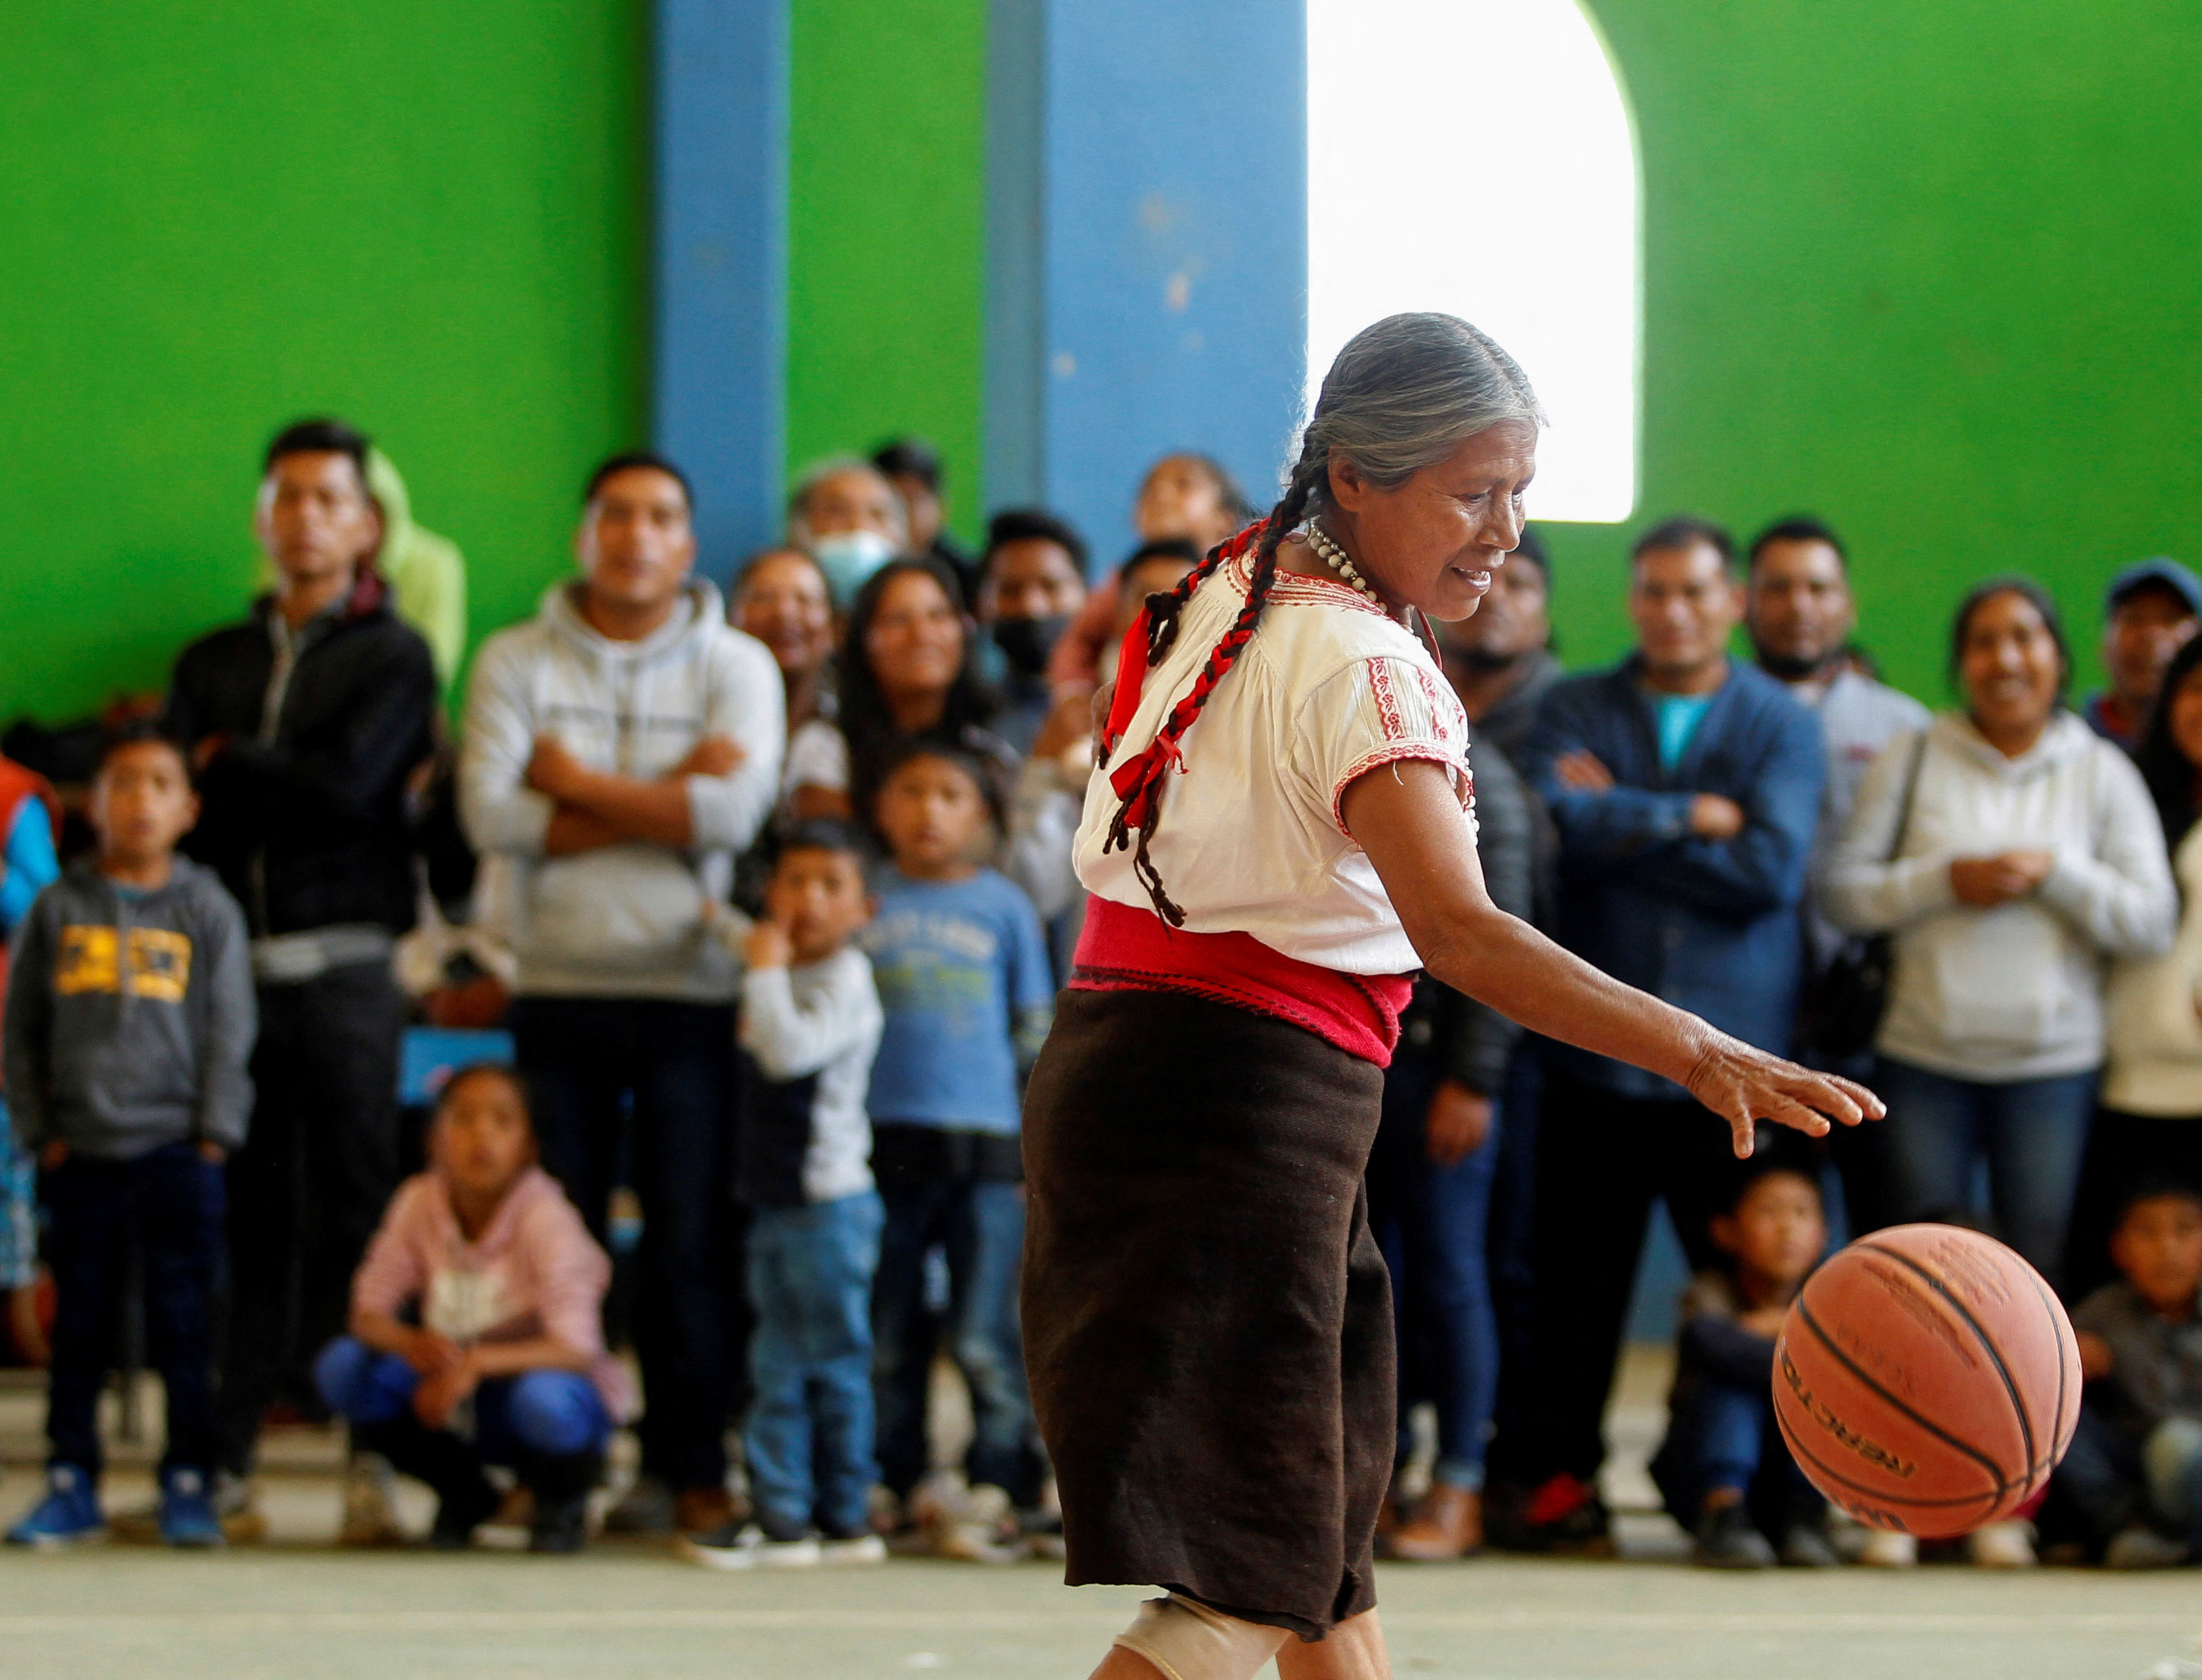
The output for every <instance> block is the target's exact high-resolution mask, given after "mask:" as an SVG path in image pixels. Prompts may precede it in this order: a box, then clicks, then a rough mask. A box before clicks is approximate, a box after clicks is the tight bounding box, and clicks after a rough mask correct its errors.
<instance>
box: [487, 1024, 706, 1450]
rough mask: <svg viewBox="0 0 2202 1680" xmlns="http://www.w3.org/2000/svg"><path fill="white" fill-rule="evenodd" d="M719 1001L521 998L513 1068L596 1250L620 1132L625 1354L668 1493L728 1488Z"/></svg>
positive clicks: (548, 1160) (547, 1154) (551, 1166)
mask: <svg viewBox="0 0 2202 1680" xmlns="http://www.w3.org/2000/svg"><path fill="white" fill-rule="evenodd" d="M727 1021H728V1017H727V1010H726V1008H725V1006H724V1005H709V1004H691V1003H674V1002H670V1001H667V1000H665V999H655V998H522V999H520V1000H519V1001H518V1002H517V1003H515V1005H513V1010H512V1033H513V1043H514V1055H515V1060H516V1061H517V1062H518V1064H519V1066H520V1070H521V1072H522V1073H524V1074H526V1075H527V1078H528V1080H529V1082H530V1083H531V1084H532V1086H533V1090H534V1093H535V1099H536V1109H535V1133H536V1136H537V1138H538V1139H539V1141H540V1143H541V1146H542V1150H543V1164H544V1166H545V1168H546V1169H547V1170H549V1171H550V1174H551V1176H553V1177H555V1178H556V1179H557V1180H558V1182H560V1183H561V1184H562V1185H563V1186H564V1187H565V1189H566V1194H568V1196H570V1197H572V1198H573V1200H574V1206H575V1207H577V1208H579V1209H580V1211H581V1217H583V1218H584V1219H586V1221H587V1222H588V1224H589V1229H590V1230H591V1232H592V1234H593V1235H595V1237H596V1239H597V1241H598V1242H600V1243H601V1242H603V1241H604V1240H605V1237H606V1230H605V1223H606V1218H607V1214H608V1211H609V1205H610V1200H611V1194H612V1189H613V1188H614V1185H615V1182H617V1181H618V1178H619V1168H620V1165H621V1148H620V1146H621V1132H622V1130H623V1129H625V1128H626V1127H627V1124H628V1123H629V1121H630V1117H631V1120H632V1125H633V1134H632V1147H633V1153H632V1158H631V1159H632V1166H631V1170H630V1178H631V1182H632V1183H633V1189H634V1193H635V1195H636V1197H637V1199H638V1200H640V1202H641V1203H642V1241H641V1244H640V1246H639V1248H638V1249H637V1250H636V1253H635V1269H636V1271H637V1273H638V1276H637V1278H636V1283H635V1310H634V1351H635V1356H636V1358H637V1359H638V1360H639V1362H640V1364H641V1365H642V1387H643V1394H644V1399H645V1404H646V1407H647V1409H646V1411H645V1413H644V1416H643V1418H642V1420H641V1422H640V1423H639V1424H637V1425H636V1428H635V1435H636V1437H637V1438H638V1439H639V1441H641V1443H642V1465H643V1469H644V1470H645V1471H647V1472H649V1473H650V1474H651V1475H654V1476H657V1477H662V1478H663V1479H664V1480H665V1481H666V1483H668V1484H669V1485H670V1486H671V1487H673V1488H674V1489H676V1490H684V1489H687V1488H717V1487H720V1486H722V1485H723V1484H724V1483H725V1481H726V1477H727V1451H726V1424H727V1413H728V1412H730V1411H731V1410H732V1409H733V1406H734V1404H735V1401H736V1399H737V1395H736V1392H735V1390H736V1383H737V1381H738V1372H737V1371H736V1363H737V1362H736V1358H735V1352H736V1350H737V1349H738V1348H739V1347H740V1345H741V1343H740V1341H739V1337H740V1336H742V1335H745V1333H746V1330H745V1324H744V1322H743V1321H744V1320H745V1318H746V1316H747V1312H746V1307H745V1305H744V1303H743V1300H742V1296H741V1292H740V1290H739V1288H734V1287H733V1279H734V1278H735V1276H736V1275H737V1274H736V1271H735V1266H736V1264H737V1261H738V1258H739V1254H740V1252H741V1250H740V1229H741V1214H740V1211H739V1208H738V1207H737V1206H736V1205H735V1204H734V1200H733V1101H734V1076H733V1070H734V1061H733V1055H734V1035H733V1029H732V1028H731V1027H730V1026H729V1025H728V1024H727Z"/></svg>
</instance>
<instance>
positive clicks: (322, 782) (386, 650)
mask: <svg viewBox="0 0 2202 1680" xmlns="http://www.w3.org/2000/svg"><path fill="white" fill-rule="evenodd" d="M273 612H274V598H273V597H263V598H262V599H261V600H259V601H257V602H256V603H255V604H254V605H253V609H252V616H251V617H250V618H249V619H247V620H246V621H245V622H244V623H242V624H233V625H231V626H230V627H229V628H227V629H221V630H216V631H215V632H214V633H212V634H209V635H206V636H202V637H201V638H200V639H199V640H197V641H195V642H193V643H192V644H191V645H190V646H189V647H187V648H185V650H184V653H183V657H181V658H180V659H179V660H177V661H176V673H175V678H174V681H173V683H172V684H171V685H170V687H169V693H168V711H167V713H166V716H165V720H164V721H165V722H166V725H167V727H168V730H169V731H170V732H171V733H172V734H174V736H175V738H176V739H177V740H180V741H182V742H183V743H184V744H185V749H186V751H189V750H191V749H192V748H194V747H196V746H197V745H198V744H199V743H200V742H201V741H203V740H206V739H207V738H208V737H209V736H218V737H220V738H221V742H222V745H221V750H220V751H219V752H217V753H216V754H215V757H213V759H212V760H211V762H209V763H208V765H207V767H206V769H204V771H203V772H202V774H201V775H200V778H199V796H200V799H201V802H202V805H203V811H202V813H201V815H200V817H199V824H198V827H197V828H194V829H193V830H192V831H191V834H190V835H189V836H188V837H186V839H185V841H184V845H183V850H184V851H185V852H186V853H188V854H189V855H190V856H191V857H192V858H197V860H198V861H199V862H200V863H203V864H206V865H208V866H209V868H211V869H214V870H215V872H216V873H217V874H219V875H221V881H222V885H223V886H225V887H228V888H229V890H230V892H231V893H233V895H234V896H235V897H236V899H237V901H238V904H240V905H243V906H244V914H245V920H246V923H247V924H248V925H249V926H250V929H251V931H252V933H253V934H254V936H255V937H258V936H261V935H264V934H289V933H297V932H300V931H302V930H303V929H306V928H327V927H334V926H339V925H341V924H345V923H375V924H378V925H380V926H381V927H384V928H388V929H390V931H391V932H392V933H393V934H396V933H403V932H404V931H405V930H406V929H407V928H410V927H411V926H412V925H413V920H414V908H415V892H414V879H413V862H412V847H411V840H410V834H409V822H408V821H407V811H406V799H405V784H406V779H407V778H408V777H409V775H411V774H412V773H413V771H414V769H415V768H416V767H417V766H419V765H420V764H421V762H422V761H423V760H424V759H426V758H427V757H428V756H429V754H430V753H431V752H432V751H433V747H434V737H433V728H434V720H435V711H436V697H437V687H436V667H435V662H434V661H433V659H432V658H431V657H429V653H428V645H427V643H426V642H424V641H422V640H421V638H420V636H419V635H417V634H415V632H414V631H413V630H412V629H411V628H409V627H408V626H407V625H405V624H403V623H402V622H399V620H398V619H397V616H396V615H395V614H394V613H392V611H391V610H390V605H389V591H388V589H387V587H386V586H385V585H384V583H383V581H382V580H381V579H380V577H378V576H376V575H374V573H373V572H371V571H365V572H362V574H361V575H360V581H359V583H358V586H357V587H355V588H354V590H353V591H352V592H351V595H350V597H349V598H347V599H346V600H345V602H344V604H343V605H342V606H341V607H340V608H339V609H338V610H336V612H335V613H334V614H333V616H330V617H328V618H327V619H321V620H316V621H315V622H312V623H311V624H309V626H308V627H307V628H306V631H305V632H304V634H303V645H302V647H301V650H300V651H299V653H298V655H297V663H296V664H295V666H294V668H293V669H292V671H291V680H290V682H289V685H288V687H286V690H285V692H284V695H283V701H282V710H281V712H280V716H279V717H278V719H277V722H276V727H275V729H274V734H273V738H272V739H270V740H267V741H264V742H263V741H262V740H261V739H260V734H261V714H262V708H263V706H264V705H265V703H266V699H267V694H268V680H269V678H270V677H271V676H272V675H274V667H275V645H274V639H273V637H272V635H271V633H270V630H269V616H270V615H271V614H272V613H273Z"/></svg>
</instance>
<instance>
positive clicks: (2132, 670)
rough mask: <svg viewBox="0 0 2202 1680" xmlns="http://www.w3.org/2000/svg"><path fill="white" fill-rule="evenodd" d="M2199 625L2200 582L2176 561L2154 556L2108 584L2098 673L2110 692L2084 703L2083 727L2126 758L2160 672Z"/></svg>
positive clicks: (2201, 607)
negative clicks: (2119, 749)
mask: <svg viewBox="0 0 2202 1680" xmlns="http://www.w3.org/2000/svg"><path fill="white" fill-rule="evenodd" d="M2198 621H2202V578H2197V577H2196V576H2195V575H2194V574H2193V573H2192V572H2190V571H2188V570H2187V568H2186V567H2184V566H2182V565H2181V564H2180V563H2178V562H2177V561H2176V560H2171V559H2167V558H2166V557H2164V556H2163V555H2158V556H2157V557H2155V558H2154V559H2152V560H2142V561H2139V562H2136V563H2134V564H2133V565H2130V566H2128V567H2127V568H2126V569H2124V570H2123V571H2122V572H2120V573H2119V574H2118V575H2117V576H2116V577H2114V578H2112V579H2111V587H2110V590H2109V592H2108V593H2107V594H2106V595H2105V598H2104V602H2103V669H2105V670H2106V671H2108V672H2109V673H2110V677H2111V686H2110V688H2109V690H2108V691H2107V692H2106V693H2100V694H2097V695H2095V696H2093V698H2092V699H2089V700H2088V702H2087V706H2086V708H2085V709H2084V710H2083V711H2082V713H2081V716H2084V717H2086V718H2087V726H2088V727H2089V728H2092V729H2093V730H2094V732H2095V733H2096V734H2099V735H2100V736H2102V737H2103V738H2104V739H2105V740H2113V741H2116V742H2117V744H2118V745H2119V746H2123V747H2124V748H2125V749H2126V750H2127V751H2128V752H2131V751H2133V749H2134V748H2135V747H2136V746H2140V737H2141V731H2142V730H2144V729H2146V728H2147V727H2148V715H2149V713H2150V712H2151V711H2152V710H2153V709H2154V708H2155V705H2156V691H2157V690H2158V687H2161V686H2162V685H2163V682H2164V667H2166V666H2167V665H2169V664H2170V663H2171V656H2172V655H2173V654H2175V653H2176V652H2178V651H2179V650H2180V648H2181V647H2182V646H2183V645H2185V644H2186V641H2187V638H2188V637H2189V636H2191V635H2193V634H2194V627H2195V624H2196V623H2197V622H2198Z"/></svg>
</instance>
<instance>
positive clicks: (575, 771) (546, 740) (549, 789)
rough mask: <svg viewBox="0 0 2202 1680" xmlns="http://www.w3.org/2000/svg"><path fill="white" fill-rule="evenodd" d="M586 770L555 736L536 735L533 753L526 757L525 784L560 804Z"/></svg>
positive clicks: (572, 790) (571, 792)
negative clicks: (559, 801)
mask: <svg viewBox="0 0 2202 1680" xmlns="http://www.w3.org/2000/svg"><path fill="white" fill-rule="evenodd" d="M587 775H588V771H587V770H586V769H585V768H584V767H583V766H582V763H581V761H580V759H578V758H576V757H574V755H573V754H572V753H570V752H568V751H567V750H566V746H565V743H564V742H562V741H561V740H559V739H558V738H557V736H556V735H538V736H536V738H535V750H534V751H533V752H531V753H529V754H528V755H527V785H528V786H529V787H533V789H534V790H535V791H536V792H537V793H544V794H547V795H549V796H550V798H551V799H558V800H561V801H564V800H570V799H572V798H573V797H574V789H576V788H577V787H580V785H581V782H582V781H583V779H584V778H585V777H586V776H587Z"/></svg>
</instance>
